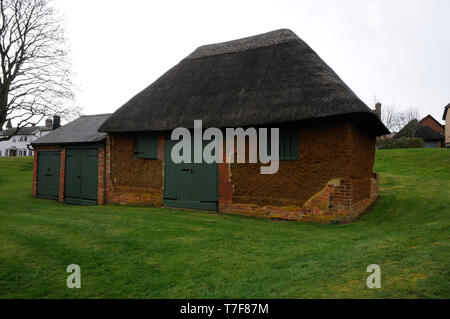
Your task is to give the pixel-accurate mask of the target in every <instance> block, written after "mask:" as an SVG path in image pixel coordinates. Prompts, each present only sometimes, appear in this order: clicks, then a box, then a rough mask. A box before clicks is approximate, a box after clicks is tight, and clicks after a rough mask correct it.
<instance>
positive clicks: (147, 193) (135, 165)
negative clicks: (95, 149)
mask: <svg viewBox="0 0 450 319" xmlns="http://www.w3.org/2000/svg"><path fill="white" fill-rule="evenodd" d="M135 148H136V135H135V134H109V135H108V138H107V146H106V152H107V154H106V163H107V165H106V176H107V177H106V179H107V181H106V184H107V189H106V193H107V196H106V201H107V203H121V204H142V205H152V206H153V205H154V206H162V204H163V184H164V183H163V171H164V163H163V162H164V138H160V139H158V159H154V160H153V159H140V158H136V157H135V155H134V152H135Z"/></svg>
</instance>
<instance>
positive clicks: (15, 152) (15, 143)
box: [0, 118, 59, 156]
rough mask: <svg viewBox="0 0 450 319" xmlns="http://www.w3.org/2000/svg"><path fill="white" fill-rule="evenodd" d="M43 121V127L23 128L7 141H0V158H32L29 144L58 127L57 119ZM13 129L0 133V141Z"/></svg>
mask: <svg viewBox="0 0 450 319" xmlns="http://www.w3.org/2000/svg"><path fill="white" fill-rule="evenodd" d="M55 120H56V121H55V124H56V125H54V124H53V121H52V120H51V119H47V120H46V121H45V126H25V127H22V128H20V129H19V131H18V132H17V133H16V134H15V135H13V136H11V137H10V138H9V139H8V140H4V141H0V156H33V151H32V149H31V143H32V142H33V141H34V140H36V139H38V138H40V137H42V136H44V135H45V134H47V133H48V132H50V131H52V130H53V129H54V128H57V127H58V126H59V118H55ZM14 130H16V129H15V128H10V129H7V130H4V131H0V139H2V137H4V136H8V135H10V134H11V132H14Z"/></svg>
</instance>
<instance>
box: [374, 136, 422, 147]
mask: <svg viewBox="0 0 450 319" xmlns="http://www.w3.org/2000/svg"><path fill="white" fill-rule="evenodd" d="M424 145H425V143H424V142H423V140H422V139H421V138H418V137H401V138H398V139H381V138H379V137H378V138H377V142H376V146H377V148H378V149H390V148H422V147H424Z"/></svg>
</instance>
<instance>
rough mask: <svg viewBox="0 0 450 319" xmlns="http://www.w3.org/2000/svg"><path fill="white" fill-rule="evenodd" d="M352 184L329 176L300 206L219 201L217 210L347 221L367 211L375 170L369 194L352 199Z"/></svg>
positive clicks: (375, 180)
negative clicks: (330, 178) (364, 197)
mask: <svg viewBox="0 0 450 319" xmlns="http://www.w3.org/2000/svg"><path fill="white" fill-rule="evenodd" d="M352 188H353V183H352V181H349V180H346V179H341V178H335V179H332V180H330V181H329V182H328V183H327V184H326V185H325V186H324V188H323V189H322V190H320V191H319V192H317V193H316V194H314V195H313V196H312V197H311V198H310V199H309V200H308V201H307V202H306V203H305V204H304V205H303V206H301V207H300V206H268V205H267V206H259V205H256V204H232V203H227V204H225V205H219V211H220V212H223V213H229V214H237V215H247V216H257V217H265V218H273V219H282V220H294V221H305V222H318V223H330V222H350V221H353V220H355V219H356V218H357V217H358V216H359V215H360V214H361V213H363V212H364V211H366V210H367V208H368V207H369V206H370V205H371V204H372V203H373V202H374V201H375V199H376V198H377V196H378V174H376V173H374V176H373V178H372V179H371V180H370V197H368V198H366V199H364V200H360V201H357V202H354V201H353V198H352ZM231 196H232V195H231ZM231 196H230V197H231Z"/></svg>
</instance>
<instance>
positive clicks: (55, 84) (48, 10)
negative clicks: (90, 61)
mask: <svg viewBox="0 0 450 319" xmlns="http://www.w3.org/2000/svg"><path fill="white" fill-rule="evenodd" d="M50 2H51V1H50V0H0V11H1V12H0V59H1V60H0V67H1V72H0V129H1V128H2V127H3V125H4V124H5V123H6V122H7V121H14V122H15V123H16V125H17V129H16V132H17V130H18V129H19V128H20V127H22V126H25V125H27V124H36V123H38V122H39V121H41V120H42V119H43V118H44V117H47V116H49V115H53V114H58V115H61V116H63V117H64V116H68V115H71V114H72V115H73V113H75V114H76V113H78V110H77V109H76V108H73V107H68V106H67V105H69V104H71V103H68V101H72V100H73V93H72V89H71V86H72V83H71V80H70V76H71V72H70V64H69V62H68V58H67V46H66V43H65V39H64V30H63V29H62V27H61V21H60V19H59V18H58V17H57V15H56V13H55V10H54V9H53V7H52V6H51V3H50ZM12 134H15V132H14V133H11V134H10V135H12ZM8 138H9V137H8Z"/></svg>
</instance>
